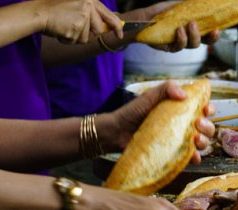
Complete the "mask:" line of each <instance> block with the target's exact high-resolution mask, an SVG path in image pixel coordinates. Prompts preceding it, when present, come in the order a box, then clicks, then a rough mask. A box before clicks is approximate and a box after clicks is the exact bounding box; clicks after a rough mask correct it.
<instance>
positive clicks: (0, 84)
mask: <svg viewBox="0 0 238 210" xmlns="http://www.w3.org/2000/svg"><path fill="white" fill-rule="evenodd" d="M16 2H20V1H19V0H1V1H0V6H4V5H8V4H11V3H16ZM0 71H1V73H0V90H1V91H0V99H1V103H0V118H18V119H49V117H50V108H49V102H48V93H47V87H46V81H45V75H44V71H43V67H42V62H41V59H40V35H34V36H29V37H27V38H25V39H22V40H20V41H18V42H15V43H13V44H11V45H8V46H6V47H2V48H0Z"/></svg>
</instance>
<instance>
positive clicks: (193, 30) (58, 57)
mask: <svg viewBox="0 0 238 210" xmlns="http://www.w3.org/2000/svg"><path fill="white" fill-rule="evenodd" d="M173 4H174V2H161V3H157V4H155V5H152V6H150V7H147V8H142V9H137V10H133V11H130V12H126V13H124V14H120V18H121V19H123V20H126V21H127V20H128V21H129V20H137V21H140V20H141V21H144V20H150V19H151V18H153V17H154V16H155V15H157V14H158V13H160V12H162V11H163V10H165V9H166V8H168V7H170V6H171V5H173ZM137 33H138V31H131V32H125V33H124V38H123V39H118V38H117V37H115V35H114V33H110V32H109V33H104V34H103V39H104V41H105V42H106V43H107V45H108V46H110V47H111V48H113V49H118V48H120V47H122V46H125V45H127V44H129V43H132V42H135V36H136V34H137ZM218 37H219V33H218V31H214V32H212V33H211V34H209V35H208V36H206V37H204V38H203V40H201V37H200V35H199V31H198V28H197V26H196V24H195V23H193V22H191V23H190V24H189V25H188V26H187V27H186V29H185V28H183V27H181V28H179V29H178V31H177V38H176V41H175V43H173V44H171V45H162V46H153V47H154V48H157V49H161V50H164V51H173V52H175V51H179V50H181V49H183V48H185V47H189V48H195V47H198V46H199V44H200V42H201V41H202V42H204V43H207V44H212V43H214V42H215V41H216V40H217V39H218ZM48 49H52V50H48ZM102 52H105V49H102V47H101V46H100V44H99V43H98V40H97V38H95V37H94V38H92V39H91V40H90V42H89V43H88V44H86V45H80V44H79V45H74V46H70V45H63V44H60V43H58V42H57V40H53V39H52V38H49V37H43V44H42V58H43V62H44V63H45V65H46V66H47V67H51V66H58V65H63V64H70V63H78V62H80V61H83V60H85V59H86V58H89V57H92V56H95V55H97V54H100V53H102Z"/></svg>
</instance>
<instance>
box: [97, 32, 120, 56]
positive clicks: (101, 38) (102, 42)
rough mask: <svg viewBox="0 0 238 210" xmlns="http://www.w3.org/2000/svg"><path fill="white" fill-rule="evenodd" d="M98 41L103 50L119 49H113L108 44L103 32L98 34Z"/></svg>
mask: <svg viewBox="0 0 238 210" xmlns="http://www.w3.org/2000/svg"><path fill="white" fill-rule="evenodd" d="M98 42H99V44H100V46H101V48H102V49H103V50H105V51H109V52H116V51H117V50H118V49H113V48H111V47H110V46H108V45H107V44H106V42H105V41H104V40H103V37H102V35H101V34H100V35H99V36H98Z"/></svg>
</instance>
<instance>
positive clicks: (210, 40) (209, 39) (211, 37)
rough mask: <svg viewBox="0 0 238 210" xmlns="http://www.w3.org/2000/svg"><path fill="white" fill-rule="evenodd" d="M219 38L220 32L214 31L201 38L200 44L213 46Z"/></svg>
mask: <svg viewBox="0 0 238 210" xmlns="http://www.w3.org/2000/svg"><path fill="white" fill-rule="evenodd" d="M219 38H220V31H219V30H215V31H213V32H211V33H209V34H208V35H206V36H204V37H203V38H202V43H204V44H208V45H211V44H214V43H215V42H216V41H217V40H218V39H219Z"/></svg>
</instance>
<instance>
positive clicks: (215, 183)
mask: <svg viewBox="0 0 238 210" xmlns="http://www.w3.org/2000/svg"><path fill="white" fill-rule="evenodd" d="M214 189H217V190H221V191H224V192H225V191H227V190H228V189H238V173H228V174H224V175H220V176H210V177H205V178H201V179H197V180H196V181H194V182H191V183H189V184H187V186H186V187H185V189H184V190H183V191H182V192H181V193H180V194H179V196H178V197H177V200H176V202H178V201H181V200H183V199H184V198H186V197H190V196H193V195H195V194H198V193H203V192H207V191H210V190H214Z"/></svg>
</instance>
